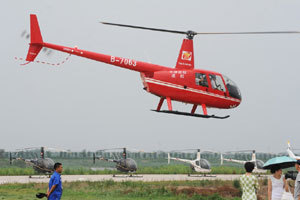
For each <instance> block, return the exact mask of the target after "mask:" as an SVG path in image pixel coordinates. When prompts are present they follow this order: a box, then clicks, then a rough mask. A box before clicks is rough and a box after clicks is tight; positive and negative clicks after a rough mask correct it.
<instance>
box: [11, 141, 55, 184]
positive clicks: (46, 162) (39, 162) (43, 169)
mask: <svg viewBox="0 0 300 200" xmlns="http://www.w3.org/2000/svg"><path fill="white" fill-rule="evenodd" d="M36 149H37V148H24V149H22V150H20V151H17V152H15V153H14V154H15V155H12V153H11V152H10V154H9V162H10V164H13V161H14V160H21V161H24V162H25V163H26V164H29V165H31V166H32V168H33V169H34V171H36V172H37V173H38V174H44V175H49V176H50V174H52V173H53V172H54V168H53V167H54V164H55V163H54V161H53V160H52V159H51V158H45V147H41V150H40V158H37V157H38V156H37V155H36V158H34V159H26V158H23V157H19V154H20V152H24V151H32V150H36ZM50 149H51V148H49V150H50ZM29 177H30V178H31V177H32V176H29Z"/></svg>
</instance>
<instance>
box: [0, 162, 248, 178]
mask: <svg viewBox="0 0 300 200" xmlns="http://www.w3.org/2000/svg"><path fill="white" fill-rule="evenodd" d="M120 173H121V172H118V171H116V170H109V169H105V170H96V171H95V170H92V169H91V168H87V167H80V168H76V167H64V172H63V174H65V175H87V174H120ZM136 173H137V174H191V173H194V172H193V171H192V170H191V169H190V167H189V166H186V165H165V166H158V167H140V168H139V169H138V171H137V172H136ZM212 173H213V174H243V173H244V169H243V168H239V167H230V166H219V167H217V166H216V167H212ZM35 174H36V172H35V171H34V170H33V168H31V167H16V166H12V167H3V168H0V176H12V175H35Z"/></svg>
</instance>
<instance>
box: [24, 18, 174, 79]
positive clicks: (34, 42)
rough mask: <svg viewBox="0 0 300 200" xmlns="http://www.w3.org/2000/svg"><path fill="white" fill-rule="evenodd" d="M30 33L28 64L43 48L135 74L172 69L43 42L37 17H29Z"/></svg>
mask: <svg viewBox="0 0 300 200" xmlns="http://www.w3.org/2000/svg"><path fill="white" fill-rule="evenodd" d="M30 32H31V42H30V46H29V50H28V54H27V57H26V61H28V62H32V61H34V59H35V58H36V56H37V55H38V54H39V52H40V51H41V49H42V48H43V47H46V48H49V49H54V50H57V51H62V52H65V53H68V54H72V55H76V56H80V57H85V58H88V59H92V60H96V61H99V62H103V63H107V64H110V65H115V66H118V67H121V68H125V69H129V70H133V71H137V72H144V73H153V72H155V71H163V70H165V71H168V70H171V69H172V68H169V67H164V66H160V65H155V64H151V63H146V62H141V61H136V60H134V59H128V58H122V57H116V56H110V55H105V54H101V53H95V52H91V51H86V50H83V49H79V48H77V46H75V47H74V48H72V47H65V46H61V45H56V44H50V43H46V42H43V39H42V35H41V31H40V27H39V24H38V20H37V16H36V15H34V14H31V15H30Z"/></svg>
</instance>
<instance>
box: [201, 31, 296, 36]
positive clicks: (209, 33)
mask: <svg viewBox="0 0 300 200" xmlns="http://www.w3.org/2000/svg"><path fill="white" fill-rule="evenodd" d="M299 33H300V31H262V32H260V31H254V32H251V31H248V32H198V33H196V34H197V35H249V34H299Z"/></svg>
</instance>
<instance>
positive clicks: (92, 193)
mask: <svg viewBox="0 0 300 200" xmlns="http://www.w3.org/2000/svg"><path fill="white" fill-rule="evenodd" d="M63 187H64V192H63V199H66V200H71V199H72V200H77V199H78V200H79V199H80V200H82V199H87V200H91V199H102V200H112V199H121V200H126V199H133V200H134V199H147V200H149V199H163V200H171V199H174V200H175V199H178V200H179V199H195V200H196V199H198V200H239V199H241V198H240V196H241V192H240V188H239V184H237V183H236V182H234V181H219V180H216V181H207V180H206V181H166V182H147V183H146V182H129V181H127V182H114V181H102V182H72V183H63ZM46 188H47V184H39V183H34V184H33V183H30V184H7V185H0V199H1V200H2V199H5V200H16V199H20V200H27V199H28V200H29V199H34V198H35V196H34V195H35V194H36V193H38V192H45V190H46Z"/></svg>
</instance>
